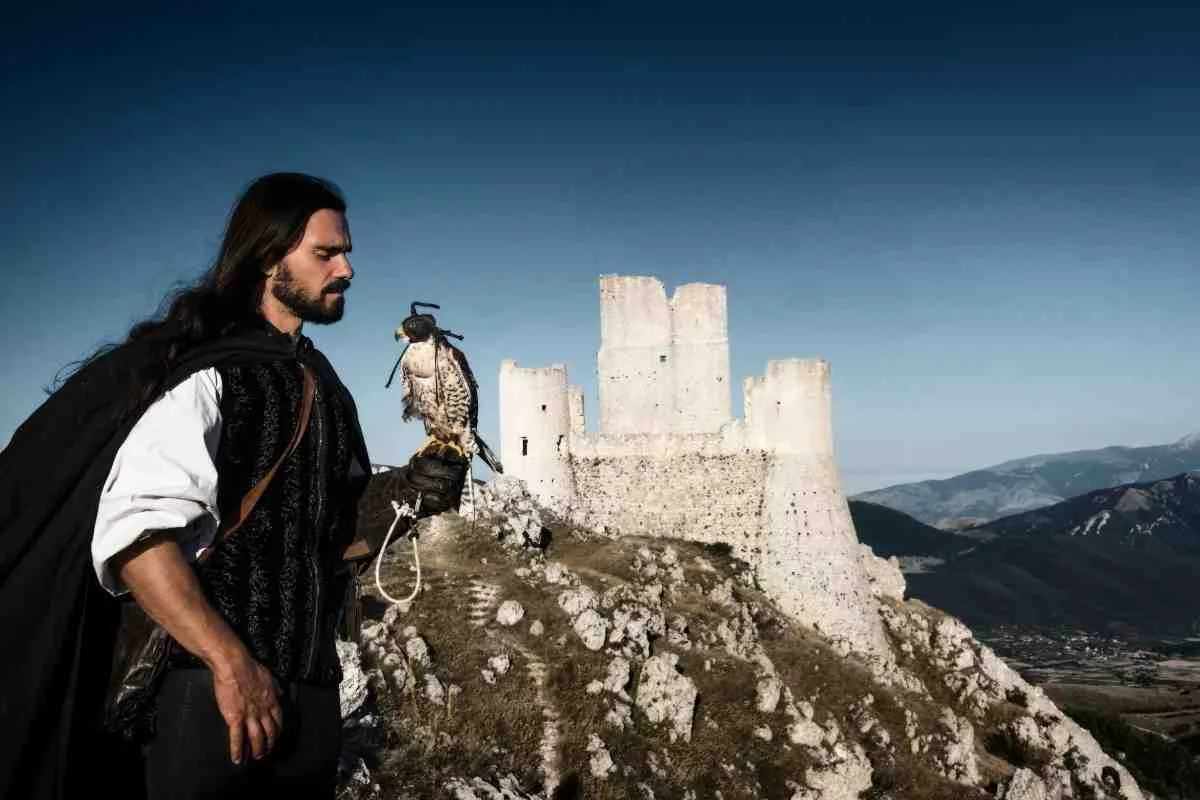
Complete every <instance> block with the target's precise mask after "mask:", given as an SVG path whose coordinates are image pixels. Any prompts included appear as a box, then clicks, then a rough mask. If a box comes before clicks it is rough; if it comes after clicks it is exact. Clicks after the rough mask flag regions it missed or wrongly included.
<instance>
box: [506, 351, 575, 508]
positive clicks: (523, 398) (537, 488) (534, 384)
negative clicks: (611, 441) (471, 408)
mask: <svg viewBox="0 0 1200 800" xmlns="http://www.w3.org/2000/svg"><path fill="white" fill-rule="evenodd" d="M570 433H571V421H570V409H569V404H568V400H567V369H566V367H564V366H562V365H561V364H556V365H554V366H551V367H546V368H541V369H537V368H534V369H530V368H523V367H519V366H517V362H515V361H512V360H506V361H504V362H502V363H501V364H500V460H501V461H502V462H503V464H504V474H505V475H506V476H510V477H515V478H519V479H521V480H523V481H524V482H525V485H526V486H527V487H528V488H529V491H530V492H531V493H533V494H534V495H535V496H537V497H539V498H541V499H542V500H543V502H545V503H546V504H547V505H550V506H552V507H553V506H555V505H557V504H559V503H561V502H564V501H567V500H569V499H570V498H571V497H573V496H574V493H575V490H574V483H573V480H572V476H571V469H570V464H569V461H568V449H567V448H568V445H567V437H568V436H569V435H570Z"/></svg>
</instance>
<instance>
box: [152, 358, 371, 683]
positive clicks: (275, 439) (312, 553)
mask: <svg viewBox="0 0 1200 800" xmlns="http://www.w3.org/2000/svg"><path fill="white" fill-rule="evenodd" d="M306 347H307V348H311V345H310V344H309V343H308V342H307V340H306V339H301V340H300V349H304V348H306ZM306 361H307V363H310V364H312V365H313V366H314V367H315V368H316V369H315V371H316V374H317V390H316V395H315V396H314V402H313V410H312V416H311V418H310V419H309V424H308V430H307V431H306V432H305V435H304V438H303V439H302V440H301V442H300V444H299V446H298V447H297V448H296V450H295V451H294V452H293V453H292V454H291V455H290V456H288V458H287V459H285V460H284V462H283V464H282V465H281V466H280V468H279V471H278V472H277V473H276V474H275V477H274V479H273V480H272V481H271V484H270V486H269V487H268V488H267V491H266V492H265V493H264V494H263V496H262V497H261V498H260V499H259V502H258V504H257V505H256V506H255V508H254V511H253V512H251V514H250V516H249V518H248V519H247V520H246V522H245V523H244V524H243V526H242V527H241V529H240V530H238V531H237V533H235V534H234V535H233V536H231V537H230V538H229V539H227V540H226V541H224V542H223V543H222V544H221V545H220V546H219V547H218V548H217V550H216V552H215V553H214V554H213V556H212V557H211V558H210V559H209V560H208V561H207V562H206V563H205V564H204V565H203V566H202V567H200V568H199V570H198V574H199V578H200V583H201V586H202V587H203V589H204V593H205V595H206V596H207V598H208V600H209V602H210V603H212V605H213V607H214V608H216V610H217V611H218V612H219V613H220V614H221V616H223V617H224V618H225V620H226V621H227V622H228V623H229V625H230V626H231V627H232V628H233V630H234V631H235V632H236V633H237V634H238V636H239V637H240V638H241V640H242V642H243V643H244V644H245V645H246V646H247V648H249V650H250V653H251V655H253V656H254V658H255V659H257V660H258V661H260V662H261V663H262V664H263V665H265V666H266V667H267V668H268V669H270V670H271V672H272V673H274V674H275V675H276V676H277V677H279V678H281V679H283V680H287V681H301V682H305V683H312V684H317V685H322V686H334V685H337V684H338V682H339V681H340V680H341V668H340V665H339V662H338V656H337V651H336V647H335V644H334V642H335V628H336V624H337V614H338V612H339V610H340V608H341V601H342V598H343V592H344V590H345V584H344V583H343V582H342V581H343V580H344V578H345V572H344V571H343V569H342V561H341V553H342V551H343V550H344V549H345V547H346V546H347V545H348V544H349V543H350V541H351V539H352V538H353V533H354V525H355V505H356V502H357V499H358V491H359V490H360V489H361V484H359V483H358V482H357V481H352V480H351V479H350V477H349V471H350V464H351V461H352V460H353V459H355V458H356V456H358V453H356V444H358V443H359V442H360V441H361V438H360V437H361V434H360V432H359V430H358V423H357V419H356V416H355V412H354V409H353V406H352V401H350V400H349V397H348V395H346V394H345V390H344V388H342V387H341V384H340V382H339V381H338V380H337V378H336V377H335V376H333V374H332V370H331V369H329V368H328V362H326V361H325V360H324V358H323V357H319V356H318V357H317V358H315V359H314V358H308V359H306ZM321 367H324V369H322V368H321ZM218 370H219V372H220V375H221V418H222V431H221V442H220V447H219V449H218V451H217V459H216V467H217V494H218V508H219V509H220V512H221V518H222V519H226V518H232V517H233V516H235V509H236V508H237V507H238V505H239V504H240V502H241V500H242V497H243V496H244V495H245V494H246V492H248V491H249V490H250V489H251V488H252V487H253V486H254V485H255V484H256V483H257V482H258V481H259V479H261V478H262V476H263V475H265V474H266V472H267V470H269V469H270V468H271V465H272V464H273V463H274V462H275V460H276V459H278V458H279V456H280V454H282V453H283V451H284V450H285V449H286V448H287V444H288V441H289V440H290V439H291V436H292V434H293V432H294V431H295V428H296V422H297V411H298V408H299V401H300V398H301V395H302V393H303V373H302V371H301V367H300V364H299V362H298V361H295V360H286V361H273V362H264V363H260V364H253V365H248V366H233V367H231V366H221V367H218ZM323 373H324V374H323ZM171 663H172V664H173V665H175V666H199V665H200V662H199V660H198V659H196V658H195V657H194V656H192V655H190V654H188V653H186V652H184V651H183V650H182V648H180V647H178V646H176V647H175V650H174V653H173V655H172V661H171Z"/></svg>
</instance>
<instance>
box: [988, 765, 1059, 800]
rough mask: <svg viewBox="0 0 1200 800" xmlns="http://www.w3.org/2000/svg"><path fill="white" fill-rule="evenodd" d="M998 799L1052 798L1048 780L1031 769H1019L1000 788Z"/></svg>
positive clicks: (1028, 799)
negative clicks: (1047, 788)
mask: <svg viewBox="0 0 1200 800" xmlns="http://www.w3.org/2000/svg"><path fill="white" fill-rule="evenodd" d="M997 800H1051V798H1050V796H1049V794H1047V792H1046V782H1045V781H1043V780H1042V779H1041V778H1039V777H1038V776H1037V773H1035V772H1034V771H1033V770H1031V769H1025V768H1024V767H1022V768H1021V769H1018V770H1017V771H1016V772H1015V773H1014V774H1013V776H1012V778H1011V779H1010V780H1009V781H1008V783H1007V784H1006V785H1005V786H1004V787H1003V788H1002V789H1001V790H1000V793H999V794H998V795H997Z"/></svg>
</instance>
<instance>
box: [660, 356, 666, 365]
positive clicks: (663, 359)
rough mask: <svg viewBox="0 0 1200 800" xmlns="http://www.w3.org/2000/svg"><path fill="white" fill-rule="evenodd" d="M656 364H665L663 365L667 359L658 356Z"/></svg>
mask: <svg viewBox="0 0 1200 800" xmlns="http://www.w3.org/2000/svg"><path fill="white" fill-rule="evenodd" d="M658 363H660V364H665V363H667V357H666V356H665V355H660V356H659V357H658Z"/></svg>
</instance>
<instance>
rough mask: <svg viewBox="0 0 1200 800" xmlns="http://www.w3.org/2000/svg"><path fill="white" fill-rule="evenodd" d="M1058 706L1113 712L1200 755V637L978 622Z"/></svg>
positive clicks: (980, 632)
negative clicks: (1143, 635) (1125, 635)
mask: <svg viewBox="0 0 1200 800" xmlns="http://www.w3.org/2000/svg"><path fill="white" fill-rule="evenodd" d="M975 633H976V635H977V636H978V638H979V639H980V640H981V641H983V642H986V643H987V644H988V646H990V647H991V648H992V649H993V650H995V651H996V654H997V655H999V656H1000V657H1001V658H1003V659H1004V660H1005V661H1006V662H1007V663H1008V664H1009V666H1011V667H1012V668H1013V669H1015V670H1017V672H1019V673H1020V674H1021V676H1022V677H1023V678H1025V679H1026V680H1027V681H1029V682H1030V683H1032V684H1034V685H1036V686H1040V687H1042V689H1043V690H1044V691H1045V692H1046V694H1047V695H1049V696H1050V698H1051V699H1052V700H1054V702H1055V703H1057V704H1058V705H1059V706H1060V707H1062V708H1064V709H1066V710H1068V713H1071V712H1072V711H1075V712H1079V711H1083V712H1089V713H1091V714H1095V715H1103V716H1109V717H1112V716H1115V717H1119V718H1120V719H1121V720H1122V721H1124V722H1125V723H1127V724H1128V725H1129V726H1130V727H1132V728H1133V729H1134V730H1136V731H1139V732H1141V733H1145V734H1150V735H1153V736H1155V737H1158V738H1161V739H1164V740H1170V741H1173V742H1175V743H1178V744H1179V745H1182V746H1183V747H1185V748H1187V749H1188V750H1189V751H1190V752H1191V753H1192V755H1193V756H1197V755H1200V637H1189V638H1161V639H1123V638H1120V637H1115V636H1111V635H1104V634H1099V633H1089V632H1087V631H1083V630H1079V629H1072V628H1050V627H1033V626H1018V625H1000V626H995V627H990V628H982V627H981V628H976V629H975Z"/></svg>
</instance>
